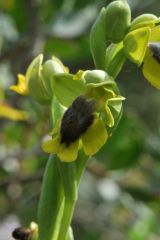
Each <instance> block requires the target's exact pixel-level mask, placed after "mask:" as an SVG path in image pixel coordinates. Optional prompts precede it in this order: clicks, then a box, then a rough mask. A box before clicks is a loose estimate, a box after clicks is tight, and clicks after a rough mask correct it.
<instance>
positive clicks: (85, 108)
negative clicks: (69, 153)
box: [60, 96, 95, 146]
mask: <svg viewBox="0 0 160 240" xmlns="http://www.w3.org/2000/svg"><path fill="white" fill-rule="evenodd" d="M94 110H95V102H94V101H93V100H87V99H85V98H84V97H82V96H79V97H77V98H76V99H75V101H74V102H73V103H72V105H71V106H70V107H69V108H68V109H67V111H66V112H65V113H64V116H63V118H62V122H61V130H60V134H61V143H65V144H66V146H69V145H70V143H72V142H74V141H76V140H77V139H78V138H79V136H80V135H81V134H82V133H84V132H85V131H86V130H87V129H88V127H89V126H90V125H91V124H92V123H93V120H94V115H93V112H94Z"/></svg>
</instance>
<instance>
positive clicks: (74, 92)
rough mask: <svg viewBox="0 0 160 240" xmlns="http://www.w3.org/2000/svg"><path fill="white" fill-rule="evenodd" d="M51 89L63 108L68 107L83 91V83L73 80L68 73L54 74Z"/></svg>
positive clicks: (72, 76)
mask: <svg viewBox="0 0 160 240" xmlns="http://www.w3.org/2000/svg"><path fill="white" fill-rule="evenodd" d="M52 87H53V89H54V94H55V96H56V98H57V100H58V101H59V102H60V103H61V104H62V105H63V106H65V107H68V106H70V105H71V104H72V102H73V101H74V100H75V98H77V97H78V96H79V95H81V94H83V93H84V91H85V83H84V81H82V80H74V75H72V74H69V73H60V74H55V75H54V76H53V86H52Z"/></svg>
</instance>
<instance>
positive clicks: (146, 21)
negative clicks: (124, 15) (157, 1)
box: [130, 13, 159, 31]
mask: <svg viewBox="0 0 160 240" xmlns="http://www.w3.org/2000/svg"><path fill="white" fill-rule="evenodd" d="M158 21H159V20H158V18H157V16H155V15H154V14H149V13H146V14H142V15H140V16H138V17H136V18H135V19H134V20H133V21H132V23H131V26H130V31H133V30H135V29H137V28H141V27H151V28H152V27H154V25H155V23H157V22H158Z"/></svg>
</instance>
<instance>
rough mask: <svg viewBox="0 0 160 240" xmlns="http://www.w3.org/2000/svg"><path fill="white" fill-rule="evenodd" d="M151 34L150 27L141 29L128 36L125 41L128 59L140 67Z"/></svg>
mask: <svg viewBox="0 0 160 240" xmlns="http://www.w3.org/2000/svg"><path fill="white" fill-rule="evenodd" d="M150 32H151V30H150V28H149V27H144V28H139V29H136V30H134V31H132V32H130V33H129V34H127V36H126V37H125V39H124V51H125V53H126V55H127V57H128V58H129V59H130V60H131V61H133V62H134V63H136V64H138V65H140V64H141V63H142V62H143V59H144V56H145V52H146V49H147V43H148V41H149V37H150Z"/></svg>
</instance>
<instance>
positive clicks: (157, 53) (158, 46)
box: [149, 42, 160, 63]
mask: <svg viewBox="0 0 160 240" xmlns="http://www.w3.org/2000/svg"><path fill="white" fill-rule="evenodd" d="M149 48H150V49H151V51H152V53H153V57H154V58H155V59H156V60H157V62H159V63H160V42H150V43H149Z"/></svg>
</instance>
